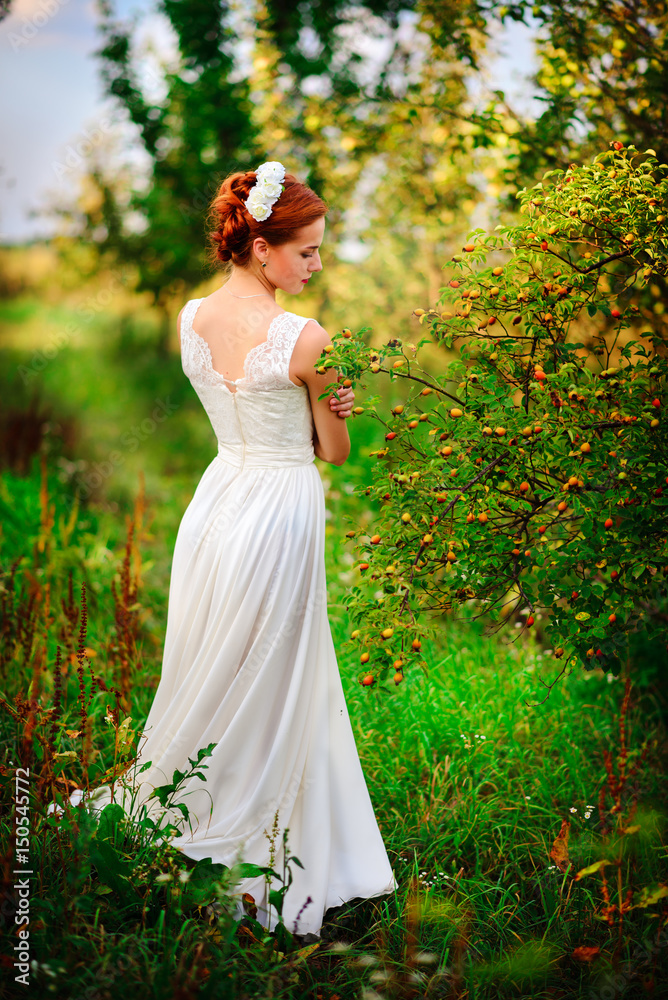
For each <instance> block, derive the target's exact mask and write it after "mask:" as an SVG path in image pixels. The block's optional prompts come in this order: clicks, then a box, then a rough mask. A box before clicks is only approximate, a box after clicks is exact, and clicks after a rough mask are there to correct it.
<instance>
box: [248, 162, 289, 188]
mask: <svg viewBox="0 0 668 1000" xmlns="http://www.w3.org/2000/svg"><path fill="white" fill-rule="evenodd" d="M255 176H256V178H257V179H258V180H261V179H263V178H265V177H266V178H268V179H269V180H272V181H278V182H279V184H280V183H282V182H283V180H284V179H285V167H284V166H283V164H282V163H279V161H278V160H267V162H266V163H261V164H260V166H259V167H258V168H257V170H256V171H255Z"/></svg>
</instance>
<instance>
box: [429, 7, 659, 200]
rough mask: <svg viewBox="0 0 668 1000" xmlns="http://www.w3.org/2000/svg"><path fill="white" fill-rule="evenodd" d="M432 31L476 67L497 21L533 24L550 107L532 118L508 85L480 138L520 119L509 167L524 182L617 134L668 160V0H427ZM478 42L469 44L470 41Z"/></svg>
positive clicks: (484, 111)
mask: <svg viewBox="0 0 668 1000" xmlns="http://www.w3.org/2000/svg"><path fill="white" fill-rule="evenodd" d="M420 9H421V11H422V12H423V14H424V24H425V29H426V30H428V31H429V33H430V35H431V37H432V38H433V39H434V40H435V41H437V42H441V43H442V40H443V38H444V37H446V38H448V39H450V38H456V39H457V40H458V51H459V52H460V53H461V55H462V57H464V58H467V59H468V60H469V62H470V63H471V65H472V66H474V67H475V68H478V66H479V58H478V55H477V54H478V53H479V52H480V51H482V48H481V46H480V44H479V43H478V45H477V46H476V44H474V43H475V40H476V39H479V38H480V36H481V35H482V36H483V37H484V38H488V37H489V35H490V34H491V33H492V32H493V31H494V29H495V26H496V25H498V24H499V23H501V24H505V23H506V22H508V21H516V22H521V23H523V24H527V25H531V26H533V28H534V29H535V32H536V44H537V54H538V58H539V69H538V72H537V74H536V77H535V79H534V80H533V81H532V82H533V84H534V85H535V86H536V88H537V94H536V96H537V98H538V100H540V101H542V102H543V104H544V106H545V109H544V111H543V113H542V114H541V115H539V116H538V118H536V120H534V121H526V120H525V119H524V118H523V117H522V116H521V115H519V114H518V113H517V112H516V111H515V110H514V109H513V108H512V107H510V106H509V105H508V104H507V102H506V99H505V95H504V94H503V92H502V91H501V90H498V91H494V92H493V93H492V94H490V95H489V96H490V101H489V103H488V105H487V107H483V106H481V107H480V108H478V109H477V113H476V120H477V121H478V123H479V124H480V125H481V126H482V131H481V133H479V141H481V142H486V141H489V135H490V133H493V132H494V131H498V130H501V131H504V130H505V129H506V128H507V125H508V121H509V120H513V121H514V122H515V123H516V126H520V127H519V128H514V129H513V132H514V148H513V150H512V155H511V156H509V158H508V162H507V164H506V171H507V172H508V173H509V174H510V175H511V177H512V180H513V181H514V182H515V184H516V185H518V186H520V187H521V186H522V185H523V184H525V183H527V182H529V181H531V180H532V179H533V178H535V177H536V176H537V174H538V172H539V171H540V170H541V169H545V167H549V168H555V167H556V168H564V167H566V166H567V165H568V164H569V163H570V162H571V161H572V160H573V159H576V158H578V157H579V158H583V157H584V158H586V157H589V156H591V155H592V154H593V152H594V151H596V150H599V149H600V148H601V146H602V145H605V144H606V143H608V142H610V141H612V140H615V139H619V140H621V141H622V142H624V143H625V144H634V145H635V146H636V147H637V148H638V149H644V148H646V147H647V146H649V147H651V148H653V149H654V150H656V153H657V156H658V157H659V159H660V160H666V159H667V158H668V109H667V107H666V102H665V94H666V90H667V89H668V49H667V45H666V42H667V41H668V9H667V4H666V2H665V0H659V2H658V3H650V2H648V0H561V2H560V3H557V4H553V3H552V4H547V3H536V2H533V0H517V2H515V3H497V2H496V0H469V2H459V0H445V2H444V0H421V3H420ZM467 38H469V39H470V40H471V43H470V44H467V41H466V39H467Z"/></svg>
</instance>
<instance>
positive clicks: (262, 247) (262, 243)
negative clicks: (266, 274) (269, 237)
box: [253, 236, 269, 261]
mask: <svg viewBox="0 0 668 1000" xmlns="http://www.w3.org/2000/svg"><path fill="white" fill-rule="evenodd" d="M268 250H269V244H268V243H267V241H266V240H265V238H264V237H263V236H256V238H255V239H254V240H253V253H254V254H255V256H256V257H257V259H258V260H259V261H261V260H262V257H263V255H264V254H266V253H267V251H268Z"/></svg>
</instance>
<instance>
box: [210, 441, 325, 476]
mask: <svg viewBox="0 0 668 1000" xmlns="http://www.w3.org/2000/svg"><path fill="white" fill-rule="evenodd" d="M217 457H218V458H219V459H220V460H221V461H222V462H226V463H227V464H228V465H234V466H236V468H239V469H241V468H267V469H280V468H282V467H285V466H294V465H310V464H311V463H312V462H313V460H314V459H315V452H314V450H313V443H312V442H311V441H309V442H308V444H303V445H296V446H294V447H292V448H280V449H277V448H258V447H253V448H246V447H244V445H230V444H224V443H223V442H222V441H219V442H218V456H217Z"/></svg>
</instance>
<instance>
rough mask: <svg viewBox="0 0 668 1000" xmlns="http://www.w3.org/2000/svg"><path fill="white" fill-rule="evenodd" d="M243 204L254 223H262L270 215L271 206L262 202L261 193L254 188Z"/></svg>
mask: <svg viewBox="0 0 668 1000" xmlns="http://www.w3.org/2000/svg"><path fill="white" fill-rule="evenodd" d="M244 204H245V206H246V208H247V209H248V211H249V213H250V214H251V215H252V216H253V218H254V219H255V220H256V222H264V220H265V219H268V218H269V216H270V215H271V206H270V205H268V204H267V202H266V201H264V200H263V198H262V195H261V193H260V192H259V191H256V189H255V188H253V189H252V190H251V193H250V194H249V195H248V198H247V199H246V201H245V202H244Z"/></svg>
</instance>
